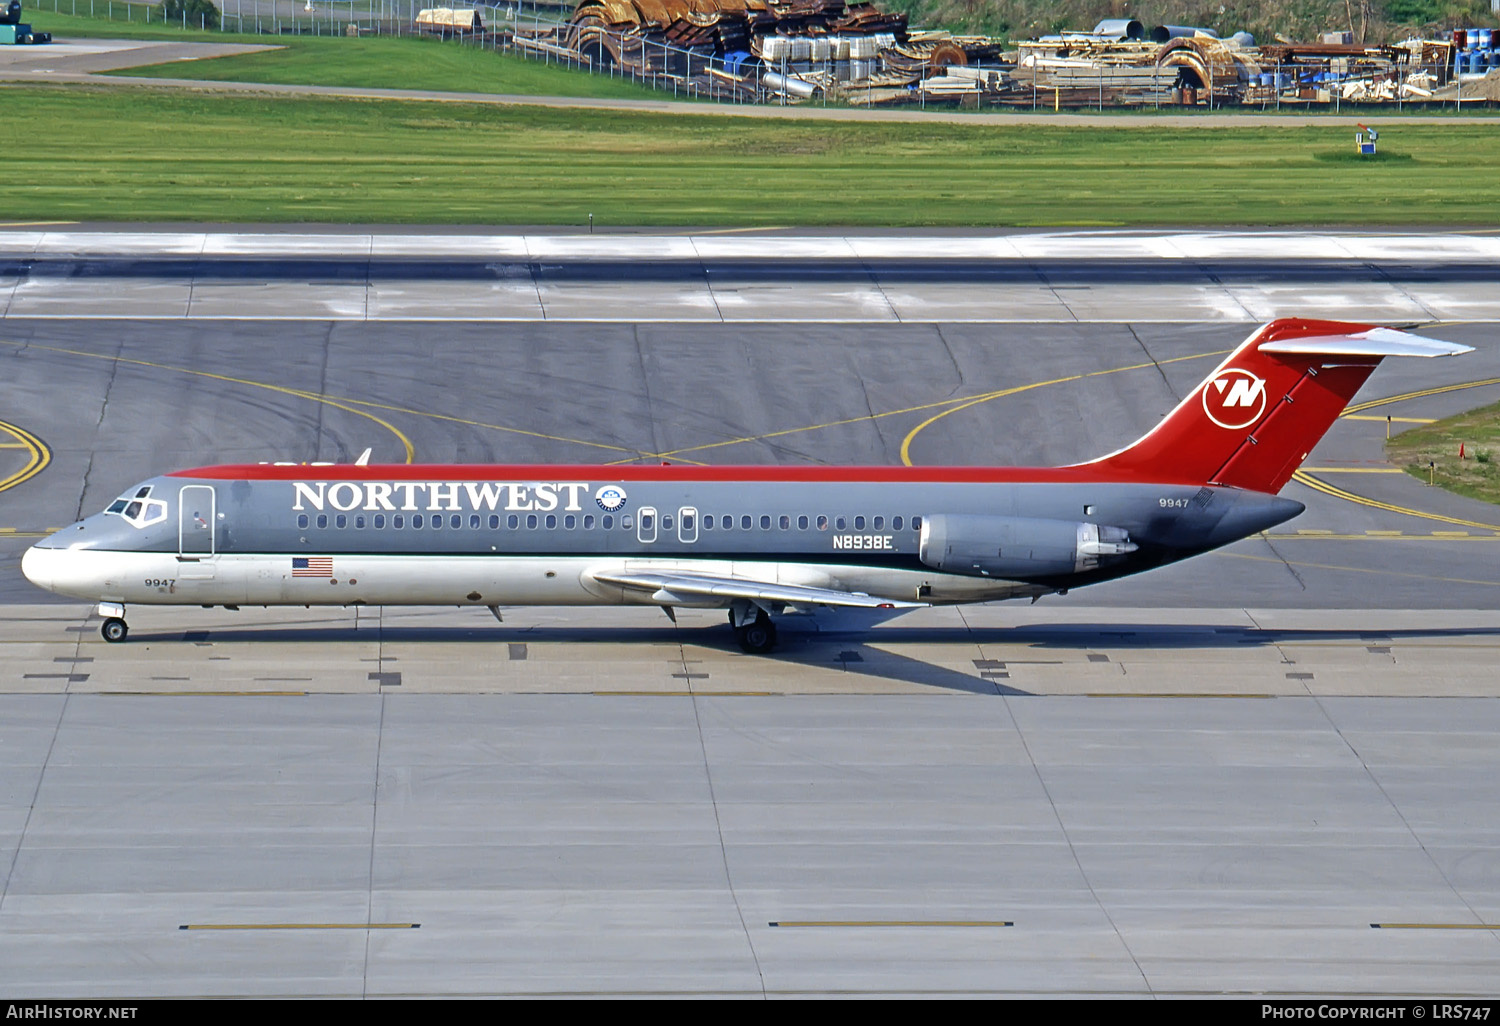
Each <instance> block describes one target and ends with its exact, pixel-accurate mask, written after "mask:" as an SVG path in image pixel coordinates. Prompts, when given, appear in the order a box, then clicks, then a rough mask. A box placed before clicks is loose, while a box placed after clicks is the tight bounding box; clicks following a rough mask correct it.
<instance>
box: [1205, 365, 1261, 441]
mask: <svg viewBox="0 0 1500 1026" xmlns="http://www.w3.org/2000/svg"><path fill="white" fill-rule="evenodd" d="M1203 412H1204V413H1206V414H1208V419H1209V420H1211V421H1213V422H1214V423H1215V424H1217V425H1219V427H1221V428H1228V429H1229V430H1231V431H1237V430H1239V429H1241V428H1247V427H1249V426H1250V425H1251V424H1254V423H1255V422H1256V421H1257V420H1259V419H1260V417H1261V414H1263V413H1265V412H1266V381H1265V379H1264V378H1258V377H1256V376H1255V375H1254V374H1251V373H1250V372H1249V371H1245V370H1240V369H1238V368H1236V367H1230V368H1228V369H1227V370H1224V371H1222V372H1220V373H1219V374H1218V375H1216V376H1215V377H1214V378H1213V379H1212V380H1210V381H1209V382H1208V383H1207V384H1205V385H1204V386H1203Z"/></svg>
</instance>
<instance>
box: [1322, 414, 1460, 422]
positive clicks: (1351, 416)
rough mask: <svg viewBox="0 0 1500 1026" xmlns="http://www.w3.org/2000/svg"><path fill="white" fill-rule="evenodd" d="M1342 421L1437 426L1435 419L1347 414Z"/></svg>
mask: <svg viewBox="0 0 1500 1026" xmlns="http://www.w3.org/2000/svg"><path fill="white" fill-rule="evenodd" d="M1339 419H1340V420H1378V421H1380V423H1382V424H1384V423H1385V422H1386V421H1390V422H1391V423H1393V424H1436V423H1437V418H1435V417H1365V416H1362V415H1360V414H1357V413H1346V414H1344V416H1343V417H1341V418H1339Z"/></svg>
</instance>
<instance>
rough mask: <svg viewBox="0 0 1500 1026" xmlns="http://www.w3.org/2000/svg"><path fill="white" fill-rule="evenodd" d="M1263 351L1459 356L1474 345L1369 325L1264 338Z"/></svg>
mask: <svg viewBox="0 0 1500 1026" xmlns="http://www.w3.org/2000/svg"><path fill="white" fill-rule="evenodd" d="M1260 351H1261V352H1263V353H1296V354H1299V355H1305V356H1459V355H1461V354H1463V353H1472V352H1473V351H1474V347H1473V346H1461V345H1459V344H1457V343H1456V342H1439V341H1438V340H1436V339H1431V338H1423V337H1422V336H1421V335H1413V334H1412V333H1411V332H1409V331H1397V330H1396V329H1395V328H1370V329H1369V330H1368V331H1357V332H1354V333H1353V334H1349V335H1309V336H1303V337H1302V338H1287V339H1278V340H1276V341H1274V342H1262V343H1261V345H1260Z"/></svg>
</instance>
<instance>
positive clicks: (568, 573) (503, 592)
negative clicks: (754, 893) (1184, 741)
mask: <svg viewBox="0 0 1500 1026" xmlns="http://www.w3.org/2000/svg"><path fill="white" fill-rule="evenodd" d="M46 552H47V556H46V564H47V566H46V569H47V572H48V573H49V574H50V576H51V581H52V584H51V588H52V590H54V591H57V592H59V593H61V594H65V595H72V596H75V597H78V598H85V599H90V600H102V601H112V602H127V603H135V604H151V605H200V604H201V605H225V604H230V605H235V604H239V603H245V604H249V605H268V606H273V605H299V606H300V605H338V606H344V605H353V604H356V603H359V604H365V605H460V606H461V605H506V606H510V605H650V604H653V603H652V601H651V598H650V595H649V594H647V593H645V592H641V591H631V590H629V589H623V588H619V587H615V586H610V585H602V584H599V583H598V582H597V581H595V580H594V579H593V577H592V576H591V573H590V571H591V570H594V571H607V570H614V571H620V570H624V569H657V570H672V569H679V570H692V571H696V572H698V573H704V574H714V575H723V576H734V577H739V578H743V579H749V580H756V581H763V582H766V583H779V584H795V585H803V586H807V587H815V588H829V589H833V590H842V591H857V592H863V593H865V594H868V595H874V596H879V597H883V598H890V599H896V600H904V601H926V602H934V603H945V602H982V601H988V600H992V599H1002V598H1011V597H1015V596H1017V595H1031V594H1034V593H1036V592H1037V591H1038V590H1039V589H1035V588H1033V587H1031V586H1029V585H1018V584H1014V583H1010V582H1005V581H995V580H990V579H986V578H972V577H959V576H954V575H949V574H939V573H935V572H932V571H926V570H901V569H888V568H882V567H868V566H857V565H848V566H840V565H829V564H820V563H776V562H744V561H736V562H733V563H731V562H727V561H719V560H712V561H710V560H684V559H638V558H633V559H626V558H623V557H599V556H566V557H564V556H419V555H399V556H382V555H336V556H331V557H300V556H293V555H290V554H286V555H281V554H274V555H236V554H220V555H218V556H212V557H208V558H205V559H201V560H183V559H180V558H179V557H178V556H176V555H175V554H172V553H140V552H104V551H98V550H89V549H57V550H46ZM302 560H305V561H306V563H305V565H298V561H302ZM708 604H711V605H717V604H722V603H720V602H718V601H716V600H713V601H710V602H709V603H708Z"/></svg>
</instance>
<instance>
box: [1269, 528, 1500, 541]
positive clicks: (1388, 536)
mask: <svg viewBox="0 0 1500 1026" xmlns="http://www.w3.org/2000/svg"><path fill="white" fill-rule="evenodd" d="M1256 537H1260V538H1265V539H1266V540H1267V541H1383V542H1389V541H1419V542H1435V541H1440V542H1451V541H1475V542H1494V541H1500V534H1470V533H1469V532H1467V531H1433V532H1431V533H1430V534H1426V533H1419V532H1413V533H1411V534H1408V533H1406V532H1405V531H1366V532H1364V533H1363V534H1333V533H1331V532H1316V531H1264V532H1262V533H1261V534H1259V535H1257V536H1256Z"/></svg>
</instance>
